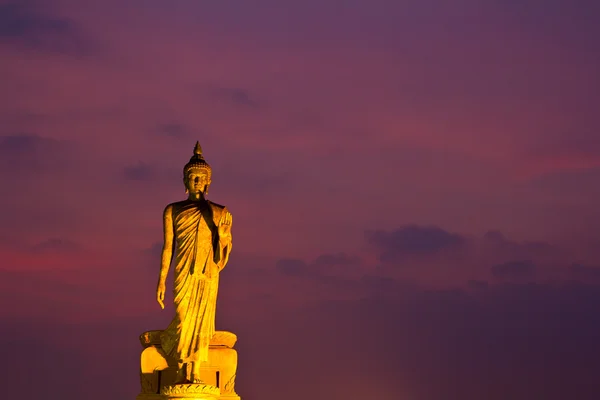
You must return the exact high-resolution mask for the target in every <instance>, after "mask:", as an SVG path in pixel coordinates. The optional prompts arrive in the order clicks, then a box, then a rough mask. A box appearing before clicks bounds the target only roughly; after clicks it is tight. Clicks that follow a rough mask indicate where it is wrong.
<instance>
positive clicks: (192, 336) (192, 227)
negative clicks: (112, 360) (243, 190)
mask: <svg viewBox="0 0 600 400" xmlns="http://www.w3.org/2000/svg"><path fill="white" fill-rule="evenodd" d="M183 182H184V184H185V187H186V192H187V194H188V198H187V199H186V200H183V201H180V202H176V203H172V204H169V205H168V206H167V207H166V208H165V210H164V214H163V231H164V245H163V250H162V258H161V268H160V275H159V279H158V287H157V290H156V299H157V301H158V303H159V304H160V306H161V308H163V309H164V299H165V290H166V278H167V274H168V272H169V268H170V265H171V261H172V259H173V252H175V263H174V264H175V267H174V269H175V283H174V288H173V292H174V302H175V317H174V318H173V321H172V322H171V324H170V325H169V327H168V328H167V329H166V330H164V331H163V332H162V334H161V336H160V340H161V345H162V349H163V350H164V352H165V353H166V354H167V355H168V356H170V357H172V358H174V359H176V360H177V362H178V370H177V381H176V384H183V383H202V381H201V380H200V367H201V366H202V365H205V364H207V362H208V348H209V344H210V341H211V339H212V337H213V335H214V334H215V310H216V302H217V292H218V286H219V273H220V272H221V270H222V269H223V268H224V267H225V265H226V264H227V261H228V259H229V254H230V253H231V247H232V240H231V224H232V217H231V214H230V213H229V211H228V210H227V208H226V207H224V206H221V205H219V204H216V203H213V202H211V201H208V200H207V199H206V197H205V196H206V194H207V193H208V188H209V186H210V183H211V168H210V166H209V165H208V163H207V162H206V161H205V160H204V157H203V156H202V148H201V147H200V144H199V143H196V147H195V149H194V155H193V156H192V158H191V159H190V161H189V162H188V163H187V164H186V165H185V167H184V170H183Z"/></svg>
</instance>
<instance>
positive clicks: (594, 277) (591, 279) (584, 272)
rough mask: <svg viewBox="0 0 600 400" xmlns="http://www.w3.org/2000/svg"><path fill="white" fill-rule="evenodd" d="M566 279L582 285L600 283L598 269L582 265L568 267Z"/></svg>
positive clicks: (599, 270) (599, 271) (599, 269)
mask: <svg viewBox="0 0 600 400" xmlns="http://www.w3.org/2000/svg"><path fill="white" fill-rule="evenodd" d="M568 271H569V275H568V277H569V278H571V279H573V280H576V281H579V282H582V283H588V284H590V283H596V284H598V283H600V268H599V267H593V266H589V265H582V264H572V265H570V266H569V269H568Z"/></svg>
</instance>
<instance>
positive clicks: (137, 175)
mask: <svg viewBox="0 0 600 400" xmlns="http://www.w3.org/2000/svg"><path fill="white" fill-rule="evenodd" d="M123 176H124V177H125V179H126V180H129V181H152V180H154V179H155V178H156V171H155V170H154V168H153V167H152V166H151V165H148V164H145V163H143V162H141V161H140V162H138V164H136V165H129V166H126V167H125V168H123Z"/></svg>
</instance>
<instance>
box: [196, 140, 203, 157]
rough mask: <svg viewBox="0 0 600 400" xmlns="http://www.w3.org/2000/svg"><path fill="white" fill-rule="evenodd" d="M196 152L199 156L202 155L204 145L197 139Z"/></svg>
mask: <svg viewBox="0 0 600 400" xmlns="http://www.w3.org/2000/svg"><path fill="white" fill-rule="evenodd" d="M194 154H195V155H197V156H202V146H200V142H199V141H196V147H194Z"/></svg>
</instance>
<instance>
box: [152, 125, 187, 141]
mask: <svg viewBox="0 0 600 400" xmlns="http://www.w3.org/2000/svg"><path fill="white" fill-rule="evenodd" d="M156 131H157V133H158V134H159V135H160V136H166V137H170V138H174V139H182V138H186V137H188V136H190V132H189V129H188V128H187V127H186V126H184V125H183V124H179V123H176V122H172V123H166V124H159V125H158V127H157V129H156Z"/></svg>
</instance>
